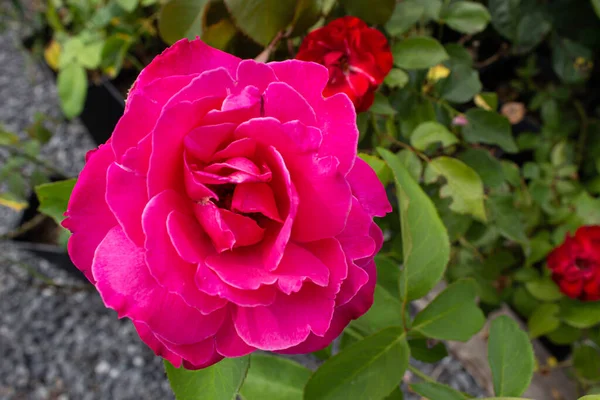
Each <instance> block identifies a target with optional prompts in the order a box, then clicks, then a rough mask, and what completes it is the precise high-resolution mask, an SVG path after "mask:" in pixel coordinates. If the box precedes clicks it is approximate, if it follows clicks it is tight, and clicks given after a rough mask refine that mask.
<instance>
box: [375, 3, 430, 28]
mask: <svg viewBox="0 0 600 400" xmlns="http://www.w3.org/2000/svg"><path fill="white" fill-rule="evenodd" d="M424 11H425V7H424V6H423V5H422V4H419V3H416V2H410V1H403V2H401V3H397V4H396V8H395V9H394V13H393V14H392V17H391V18H390V20H389V21H388V22H387V23H386V24H385V29H386V30H387V31H388V33H389V34H390V35H392V36H400V35H402V34H403V33H405V32H406V31H408V30H409V29H410V28H412V27H413V26H414V25H415V24H416V23H417V22H418V21H419V20H420V19H421V17H423V12H424Z"/></svg>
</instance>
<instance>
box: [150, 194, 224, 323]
mask: <svg viewBox="0 0 600 400" xmlns="http://www.w3.org/2000/svg"><path fill="white" fill-rule="evenodd" d="M173 211H179V212H181V213H183V214H188V213H189V212H190V211H189V204H187V202H186V201H185V200H184V199H183V198H182V197H181V196H180V195H178V194H177V193H176V192H174V191H169V190H167V191H164V192H162V193H160V194H158V195H157V196H155V197H153V198H152V199H151V200H150V201H149V202H148V205H147V206H146V208H145V209H144V214H143V215H142V224H143V227H144V233H145V234H146V243H145V250H146V251H145V259H146V263H147V265H148V270H149V271H150V273H151V274H152V276H153V277H154V278H155V279H156V281H157V282H158V283H159V284H160V285H161V286H163V287H164V288H165V289H166V290H168V291H169V292H172V293H176V294H177V295H179V296H181V298H182V299H183V300H184V301H185V302H186V303H187V304H189V305H190V306H192V307H195V308H197V309H198V310H199V311H200V312H202V313H203V314H210V313H212V312H213V311H215V310H217V309H219V308H222V307H224V306H225V304H226V302H225V301H223V299H220V298H217V297H213V296H209V295H207V294H205V293H202V292H200V291H198V288H197V287H196V285H195V284H194V277H195V275H196V268H197V266H196V264H193V263H189V262H187V261H185V260H184V259H182V258H181V257H180V256H179V254H178V252H177V250H176V249H175V247H174V246H173V242H177V241H179V243H181V238H177V237H176V238H174V239H173V238H171V236H170V235H169V230H168V229H167V220H168V216H169V215H170V214H171V213H172V212H173ZM198 233H199V234H198V236H197V240H198V241H200V240H202V236H201V232H198ZM207 246H208V244H204V247H205V248H206V247H207ZM198 247H199V246H198ZM186 255H187V254H186Z"/></svg>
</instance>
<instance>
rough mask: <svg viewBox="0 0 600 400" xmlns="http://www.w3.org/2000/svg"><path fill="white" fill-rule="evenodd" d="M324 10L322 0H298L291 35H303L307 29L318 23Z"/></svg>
mask: <svg viewBox="0 0 600 400" xmlns="http://www.w3.org/2000/svg"><path fill="white" fill-rule="evenodd" d="M322 14H323V15H326V14H324V11H323V1H322V0H298V3H297V5H296V10H295V13H294V19H293V20H292V26H293V27H294V29H293V30H292V33H291V36H292V37H293V36H298V35H303V34H305V33H306V31H307V30H308V29H309V28H310V27H312V26H313V25H314V24H316V23H317V21H318V20H319V18H321V15H322Z"/></svg>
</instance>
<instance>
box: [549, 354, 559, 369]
mask: <svg viewBox="0 0 600 400" xmlns="http://www.w3.org/2000/svg"><path fill="white" fill-rule="evenodd" d="M546 364H548V367H550V368H554V367H556V366H557V365H558V360H557V359H556V357H548V359H547V360H546Z"/></svg>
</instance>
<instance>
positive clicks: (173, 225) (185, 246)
mask: <svg viewBox="0 0 600 400" xmlns="http://www.w3.org/2000/svg"><path fill="white" fill-rule="evenodd" d="M167 231H168V233H169V237H170V238H171V242H172V243H173V247H175V250H176V251H177V254H178V255H179V257H181V259H183V260H184V261H187V262H188V263H193V264H198V263H199V262H203V261H204V259H205V258H206V257H207V256H208V255H209V254H212V253H214V248H213V246H212V244H211V242H210V238H209V237H208V236H206V233H204V231H203V230H202V227H201V226H200V225H199V224H198V221H197V220H196V218H194V217H192V216H190V215H188V214H184V213H182V212H179V211H171V212H170V213H169V216H168V217H167Z"/></svg>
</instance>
